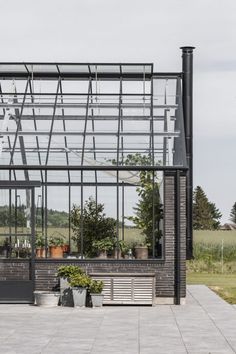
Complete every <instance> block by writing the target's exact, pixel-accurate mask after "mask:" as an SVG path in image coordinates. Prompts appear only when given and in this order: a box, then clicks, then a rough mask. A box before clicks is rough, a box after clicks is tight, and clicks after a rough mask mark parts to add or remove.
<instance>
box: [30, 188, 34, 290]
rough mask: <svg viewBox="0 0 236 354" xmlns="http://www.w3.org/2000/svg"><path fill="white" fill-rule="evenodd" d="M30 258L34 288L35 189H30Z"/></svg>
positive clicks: (31, 278)
mask: <svg viewBox="0 0 236 354" xmlns="http://www.w3.org/2000/svg"><path fill="white" fill-rule="evenodd" d="M30 219H31V260H30V280H31V281H32V284H33V291H34V290H35V190H34V188H32V189H31V217H30Z"/></svg>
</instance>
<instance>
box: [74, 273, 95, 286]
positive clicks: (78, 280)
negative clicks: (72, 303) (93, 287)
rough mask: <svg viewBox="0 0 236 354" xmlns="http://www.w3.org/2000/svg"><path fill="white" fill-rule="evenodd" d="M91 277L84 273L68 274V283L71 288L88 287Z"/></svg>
mask: <svg viewBox="0 0 236 354" xmlns="http://www.w3.org/2000/svg"><path fill="white" fill-rule="evenodd" d="M90 283H91V278H90V277H89V276H88V275H86V274H74V275H72V276H70V279H69V284H70V286H71V287H72V288H78V287H81V288H89V286H90Z"/></svg>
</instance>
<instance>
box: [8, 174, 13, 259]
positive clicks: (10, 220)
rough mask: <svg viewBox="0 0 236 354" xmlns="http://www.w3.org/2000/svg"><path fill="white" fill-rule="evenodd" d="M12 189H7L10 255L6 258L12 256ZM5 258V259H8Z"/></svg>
mask: <svg viewBox="0 0 236 354" xmlns="http://www.w3.org/2000/svg"><path fill="white" fill-rule="evenodd" d="M9 181H11V171H9ZM11 223H12V189H11V188H10V189H9V235H10V236H9V243H10V254H8V257H9V256H10V258H11V254H12V236H11V234H12V224H11ZM8 257H7V258H8Z"/></svg>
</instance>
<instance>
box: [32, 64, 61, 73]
mask: <svg viewBox="0 0 236 354" xmlns="http://www.w3.org/2000/svg"><path fill="white" fill-rule="evenodd" d="M26 66H27V69H28V70H29V72H30V73H31V74H32V73H43V72H47V73H48V72H52V73H58V70H57V67H56V65H55V64H52V65H50V64H27V65H26Z"/></svg>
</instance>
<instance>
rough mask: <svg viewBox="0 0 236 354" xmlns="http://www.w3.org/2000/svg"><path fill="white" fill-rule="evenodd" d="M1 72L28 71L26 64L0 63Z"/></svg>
mask: <svg viewBox="0 0 236 354" xmlns="http://www.w3.org/2000/svg"><path fill="white" fill-rule="evenodd" d="M0 72H2V73H4V72H21V73H27V70H26V68H25V66H24V64H1V65H0Z"/></svg>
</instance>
